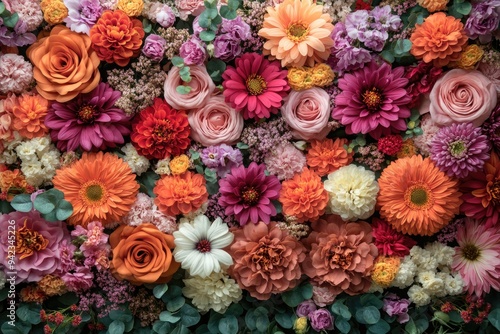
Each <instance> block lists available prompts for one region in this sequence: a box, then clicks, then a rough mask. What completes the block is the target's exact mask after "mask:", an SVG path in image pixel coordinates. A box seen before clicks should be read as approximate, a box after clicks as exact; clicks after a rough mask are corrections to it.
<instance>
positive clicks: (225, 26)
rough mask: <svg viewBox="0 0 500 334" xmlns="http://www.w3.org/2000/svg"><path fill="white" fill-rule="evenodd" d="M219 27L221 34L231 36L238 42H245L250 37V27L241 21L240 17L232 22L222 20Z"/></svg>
mask: <svg viewBox="0 0 500 334" xmlns="http://www.w3.org/2000/svg"><path fill="white" fill-rule="evenodd" d="M221 27H222V28H221V32H223V33H227V34H231V35H232V36H233V38H234V39H236V40H239V41H246V40H248V39H249V38H250V37H251V36H252V31H251V30H250V26H249V25H248V24H247V23H246V22H245V21H243V19H242V18H241V16H238V17H236V18H235V19H234V20H226V19H222V24H221Z"/></svg>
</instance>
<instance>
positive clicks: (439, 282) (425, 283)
mask: <svg viewBox="0 0 500 334" xmlns="http://www.w3.org/2000/svg"><path fill="white" fill-rule="evenodd" d="M454 254H455V250H454V249H453V248H451V247H449V246H446V245H443V244H441V243H439V242H434V243H430V244H427V245H426V246H425V248H421V247H419V246H414V247H413V248H412V249H411V250H410V255H408V256H405V258H404V259H403V261H402V262H401V266H400V267H399V270H398V273H397V274H396V278H395V279H394V281H393V282H392V283H391V286H394V287H397V288H401V289H404V288H407V287H410V289H409V290H408V297H409V299H410V301H412V302H413V303H415V305H417V306H423V305H427V304H429V303H430V302H431V300H432V298H433V297H443V296H453V295H458V294H460V293H462V291H463V287H464V282H463V280H462V277H460V275H459V274H453V273H452V272H451V268H450V266H451V264H452V262H453V255H454Z"/></svg>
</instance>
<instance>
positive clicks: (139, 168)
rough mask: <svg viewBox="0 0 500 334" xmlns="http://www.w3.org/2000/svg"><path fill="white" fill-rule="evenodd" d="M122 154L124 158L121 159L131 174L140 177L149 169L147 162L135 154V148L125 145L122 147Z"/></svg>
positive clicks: (144, 158)
mask: <svg viewBox="0 0 500 334" xmlns="http://www.w3.org/2000/svg"><path fill="white" fill-rule="evenodd" d="M122 151H123V153H125V157H123V161H125V162H126V163H127V164H128V165H129V166H130V169H132V173H135V174H137V175H141V174H142V173H144V172H145V171H147V170H148V168H149V160H148V159H147V158H146V157H144V156H142V155H139V153H137V150H136V149H135V147H134V146H133V145H132V144H130V143H128V144H127V145H125V146H123V147H122Z"/></svg>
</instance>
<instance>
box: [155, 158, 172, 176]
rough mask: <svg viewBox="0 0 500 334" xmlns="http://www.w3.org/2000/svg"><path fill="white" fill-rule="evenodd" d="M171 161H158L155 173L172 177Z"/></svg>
mask: <svg viewBox="0 0 500 334" xmlns="http://www.w3.org/2000/svg"><path fill="white" fill-rule="evenodd" d="M169 163H170V159H162V160H158V162H157V163H156V169H155V173H156V174H158V175H170V165H169Z"/></svg>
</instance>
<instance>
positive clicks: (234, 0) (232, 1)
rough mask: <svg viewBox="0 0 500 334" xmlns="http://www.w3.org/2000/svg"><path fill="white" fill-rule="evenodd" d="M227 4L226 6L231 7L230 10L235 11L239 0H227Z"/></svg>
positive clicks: (238, 5)
mask: <svg viewBox="0 0 500 334" xmlns="http://www.w3.org/2000/svg"><path fill="white" fill-rule="evenodd" d="M227 6H228V7H229V8H230V9H232V10H234V11H236V10H237V9H238V8H239V7H240V1H239V0H229V1H228V2H227Z"/></svg>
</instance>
